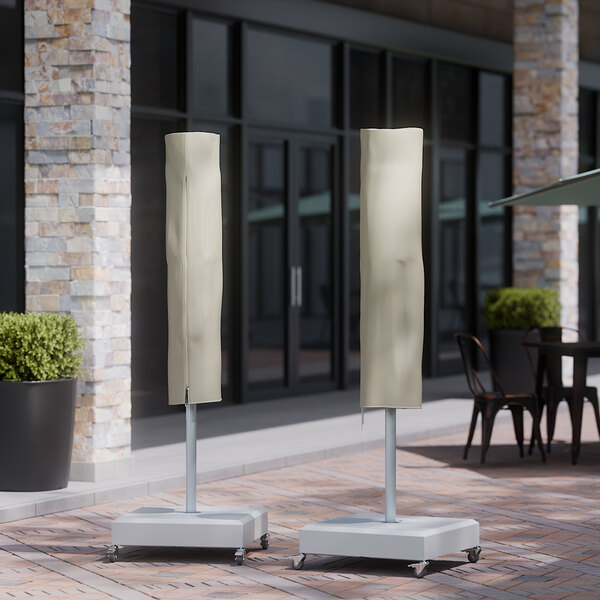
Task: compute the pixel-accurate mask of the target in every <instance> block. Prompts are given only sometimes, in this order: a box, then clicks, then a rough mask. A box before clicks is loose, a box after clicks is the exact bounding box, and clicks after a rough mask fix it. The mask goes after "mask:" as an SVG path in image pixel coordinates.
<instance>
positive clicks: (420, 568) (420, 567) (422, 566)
mask: <svg viewBox="0 0 600 600" xmlns="http://www.w3.org/2000/svg"><path fill="white" fill-rule="evenodd" d="M428 564H429V562H427V561H426V560H422V561H421V562H418V563H413V564H412V565H408V566H409V567H411V568H412V569H413V571H414V572H415V577H416V578H417V579H421V577H423V575H425V572H426V570H427V565H428Z"/></svg>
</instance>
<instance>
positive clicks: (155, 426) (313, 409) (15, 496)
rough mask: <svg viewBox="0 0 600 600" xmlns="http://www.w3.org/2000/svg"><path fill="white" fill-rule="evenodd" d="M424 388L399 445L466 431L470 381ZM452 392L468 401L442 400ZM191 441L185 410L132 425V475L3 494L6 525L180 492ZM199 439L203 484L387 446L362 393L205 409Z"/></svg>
mask: <svg viewBox="0 0 600 600" xmlns="http://www.w3.org/2000/svg"><path fill="white" fill-rule="evenodd" d="M424 387H425V390H424V397H425V402H424V404H423V409H422V410H410V411H409V410H407V411H401V412H400V414H399V415H398V419H397V422H398V441H399V443H405V442H409V441H414V440H418V439H423V438H425V437H429V436H431V435H432V434H434V433H453V432H456V431H461V432H465V433H466V429H467V426H468V423H469V419H470V415H471V410H472V400H469V399H467V398H468V393H465V390H464V377H447V378H440V379H436V380H429V382H426V383H425V386H424ZM453 391H454V392H455V393H456V394H457V395H458V394H462V395H463V399H460V398H454V399H452V398H446V399H443V400H439V399H437V400H436V399H435V398H439V397H440V396H442V397H443V395H444V394H446V395H447V394H449V393H452V392H453ZM184 438H185V414H184V412H183V411H182V412H178V413H174V414H171V415H166V416H163V417H149V418H146V419H138V420H137V421H134V423H133V444H134V448H135V447H137V448H138V449H137V450H134V451H133V457H134V473H133V475H131V476H129V477H123V478H120V479H114V480H109V481H100V482H93V483H90V482H78V481H72V482H70V483H69V485H68V487H67V488H65V489H62V490H55V491H49V492H0V522H2V523H3V522H7V521H13V520H17V519H23V518H27V517H32V516H36V515H43V514H48V513H53V512H57V511H64V510H70V509H74V508H81V507H84V506H89V505H92V504H98V503H102V502H107V501H112V500H116V499H119V498H127V497H132V496H139V495H146V494H153V493H156V492H159V491H162V490H167V489H173V488H177V487H181V486H183V485H184V483H185V442H184ZM198 438H199V441H198V443H197V449H198V455H197V456H198V459H197V469H198V482H206V481H215V480H219V479H223V478H226V477H233V476H237V475H242V474H246V473H253V472H258V471H265V470H269V469H273V468H278V467H282V466H289V465H294V464H299V463H304V462H308V461H313V460H319V459H323V458H328V457H331V456H339V455H344V454H349V453H354V452H360V451H363V450H368V449H371V448H376V447H378V446H381V445H382V444H383V439H384V423H383V411H382V410H369V411H367V412H366V413H365V424H364V427H363V428H362V429H361V418H360V409H359V400H358V390H357V389H353V390H346V391H339V392H332V393H327V394H316V395H310V396H300V397H295V398H286V399H281V400H269V401H264V402H253V403H251V404H246V405H234V406H231V405H230V406H222V407H217V408H215V407H214V406H212V407H211V406H209V405H202V406H200V407H199V412H198ZM153 444H154V445H153ZM157 444H158V445H157Z"/></svg>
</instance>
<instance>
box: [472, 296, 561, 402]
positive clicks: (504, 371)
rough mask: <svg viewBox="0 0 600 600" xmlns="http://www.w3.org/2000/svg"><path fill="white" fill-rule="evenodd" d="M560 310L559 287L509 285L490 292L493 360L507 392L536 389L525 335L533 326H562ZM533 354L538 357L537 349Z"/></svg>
mask: <svg viewBox="0 0 600 600" xmlns="http://www.w3.org/2000/svg"><path fill="white" fill-rule="evenodd" d="M560 310H561V305H560V301H559V299H558V292H557V291H556V290H550V289H547V288H526V289H521V288H514V287H508V288H497V289H493V290H490V291H488V292H487V294H486V295H485V298H484V301H483V318H484V321H485V322H486V324H487V326H488V328H489V330H490V360H491V361H492V366H493V367H494V370H495V371H496V373H497V374H498V378H499V379H500V382H501V383H502V385H503V386H504V387H505V390H504V391H505V392H533V391H534V389H535V380H534V377H533V374H532V372H531V366H530V364H529V360H528V358H527V351H526V349H525V348H524V347H523V344H522V342H523V336H524V335H525V332H526V331H527V330H528V329H531V328H532V327H540V328H543V329H545V328H552V327H558V326H559V325H560ZM531 339H532V340H533V339H534V338H531ZM532 358H533V360H537V354H536V353H535V352H533V353H532Z"/></svg>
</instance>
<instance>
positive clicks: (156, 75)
mask: <svg viewBox="0 0 600 600" xmlns="http://www.w3.org/2000/svg"><path fill="white" fill-rule="evenodd" d="M131 20H132V23H133V26H132V30H131V36H132V39H131V62H132V64H133V65H135V67H134V68H133V69H132V78H131V96H132V102H133V103H134V104H137V105H140V106H156V107H161V108H180V106H179V104H180V97H179V88H180V79H179V68H178V67H179V65H180V63H181V61H180V60H179V51H178V31H179V18H178V15H176V14H174V13H169V12H163V11H159V10H150V9H146V8H141V7H139V6H135V7H134V10H133V14H132V19H131Z"/></svg>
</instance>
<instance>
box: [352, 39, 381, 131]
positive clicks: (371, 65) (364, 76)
mask: <svg viewBox="0 0 600 600" xmlns="http://www.w3.org/2000/svg"><path fill="white" fill-rule="evenodd" d="M382 66H383V63H382V55H381V53H380V52H372V51H364V50H356V49H353V50H351V51H350V127H352V129H360V128H361V127H382V126H383V125H384V120H383V114H384V112H383V108H384V104H383V70H382Z"/></svg>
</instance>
